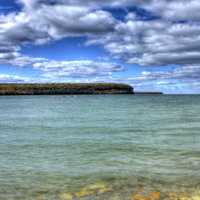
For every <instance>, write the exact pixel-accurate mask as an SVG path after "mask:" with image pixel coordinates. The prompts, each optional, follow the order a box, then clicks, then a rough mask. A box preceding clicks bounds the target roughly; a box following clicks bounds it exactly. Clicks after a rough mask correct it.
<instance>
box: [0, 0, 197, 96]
mask: <svg viewBox="0 0 200 200" xmlns="http://www.w3.org/2000/svg"><path fill="white" fill-rule="evenodd" d="M199 10H200V1H198V0H190V1H188V0H187V1H186V0H177V1H169V0H160V1H156V0H149V1H141V0H140V1H139V0H121V1H119V0H107V1H103V0H102V1H99V0H85V1H81V0H3V1H1V2H0V82H1V83H13V82H14V83H15V82H16V83H24V82H25V83H26V82H28V83H29V82H31V83H32V82H34V83H35V82H42V83H46V82H122V83H127V84H130V85H132V86H134V87H135V90H137V91H163V92H165V93H200V81H199V80H200V23H199V21H200V13H199Z"/></svg>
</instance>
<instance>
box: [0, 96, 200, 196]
mask: <svg viewBox="0 0 200 200" xmlns="http://www.w3.org/2000/svg"><path fill="white" fill-rule="evenodd" d="M199 186H200V96H197V95H195V96H192V95H191V96H189V95H188V96H167V95H164V96H156V95H155V96H153V95H152V96H150V95H149V96H142V95H141V96H140V95H136V96H134V95H99V96H92V95H91V96H90V95H88V96H87V95H83V96H1V97H0V199H1V200H14V199H19V200H23V199H24V200H29V199H30V200H32V199H36V200H39V199H40V200H41V199H48V200H51V199H52V200H57V199H58V200H59V199H61V200H70V199H72V198H73V199H88V200H95V199H99V200H103V199H106V200H109V199H113V200H114V199H116V200H117V199H118V200H126V199H127V200H128V199H130V200H131V199H133V198H134V197H133V194H134V193H137V192H140V191H141V190H142V193H144V194H147V195H148V194H150V193H151V192H152V191H156V192H159V193H160V194H161V196H160V197H159V198H161V199H165V198H168V196H167V195H168V194H171V193H178V194H179V193H183V192H184V193H187V194H188V193H189V194H193V193H196V191H200V190H199V188H200V187H199ZM88 191H89V192H88ZM70 195H71V196H70ZM199 197H200V196H199ZM135 199H136V200H138V199H137V197H135ZM155 200H157V199H155Z"/></svg>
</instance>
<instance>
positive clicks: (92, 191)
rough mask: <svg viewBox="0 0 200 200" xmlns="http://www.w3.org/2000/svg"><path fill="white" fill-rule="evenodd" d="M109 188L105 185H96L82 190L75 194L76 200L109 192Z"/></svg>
mask: <svg viewBox="0 0 200 200" xmlns="http://www.w3.org/2000/svg"><path fill="white" fill-rule="evenodd" d="M109 191H110V188H109V187H108V186H107V185H106V184H105V183H96V184H92V185H89V186H86V187H84V188H82V189H81V190H80V191H79V192H76V193H75V196H76V197H77V198H82V197H86V196H90V195H96V194H103V193H106V192H109Z"/></svg>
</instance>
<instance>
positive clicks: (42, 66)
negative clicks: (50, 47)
mask: <svg viewBox="0 0 200 200" xmlns="http://www.w3.org/2000/svg"><path fill="white" fill-rule="evenodd" d="M33 67H34V68H35V69H39V70H41V71H43V73H44V76H45V77H78V78H81V77H92V76H93V77H95V76H108V75H112V73H114V72H121V71H123V70H124V67H123V66H121V65H118V64H115V63H108V62H95V61H92V60H78V61H47V62H36V63H34V64H33Z"/></svg>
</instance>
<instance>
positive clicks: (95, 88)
mask: <svg viewBox="0 0 200 200" xmlns="http://www.w3.org/2000/svg"><path fill="white" fill-rule="evenodd" d="M133 93H134V89H133V87H131V86H129V85H126V84H119V83H51V84H39V83H37V84H36V83H34V84H0V95H73V94H133Z"/></svg>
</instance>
